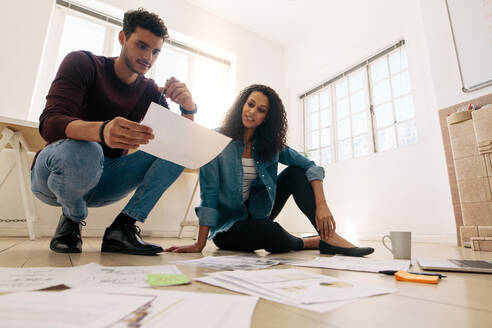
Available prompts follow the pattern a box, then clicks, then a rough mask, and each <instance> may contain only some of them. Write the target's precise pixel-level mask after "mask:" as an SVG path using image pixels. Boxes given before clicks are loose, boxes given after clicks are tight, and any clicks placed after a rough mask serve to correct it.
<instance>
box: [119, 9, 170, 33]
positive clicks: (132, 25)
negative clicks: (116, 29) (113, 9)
mask: <svg viewBox="0 0 492 328" xmlns="http://www.w3.org/2000/svg"><path fill="white" fill-rule="evenodd" d="M137 26H138V27H141V28H144V29H146V30H150V31H151V32H152V33H154V34H155V35H157V36H158V37H160V38H163V39H166V38H167V37H169V35H168V34H167V27H166V25H165V24H164V21H163V20H162V19H161V18H160V17H159V16H157V15H156V14H154V13H151V12H148V11H147V10H145V9H143V8H138V9H137V10H129V11H127V12H126V13H125V15H124V16H123V32H124V33H125V35H126V37H127V38H128V37H129V36H130V35H131V34H132V33H133V32H135V29H136V28H137Z"/></svg>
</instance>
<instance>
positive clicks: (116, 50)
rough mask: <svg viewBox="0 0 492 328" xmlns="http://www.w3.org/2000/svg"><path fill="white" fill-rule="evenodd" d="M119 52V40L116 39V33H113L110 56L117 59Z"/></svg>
mask: <svg viewBox="0 0 492 328" xmlns="http://www.w3.org/2000/svg"><path fill="white" fill-rule="evenodd" d="M120 52H121V44H120V40H119V39H118V32H115V33H114V39H113V49H111V56H113V57H119V55H120ZM154 65H155V64H154Z"/></svg>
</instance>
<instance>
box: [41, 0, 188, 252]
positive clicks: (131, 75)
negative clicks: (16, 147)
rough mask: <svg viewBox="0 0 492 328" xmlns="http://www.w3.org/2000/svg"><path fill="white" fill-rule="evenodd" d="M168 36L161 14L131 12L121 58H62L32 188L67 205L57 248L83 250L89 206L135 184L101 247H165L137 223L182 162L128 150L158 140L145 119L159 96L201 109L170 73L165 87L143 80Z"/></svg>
mask: <svg viewBox="0 0 492 328" xmlns="http://www.w3.org/2000/svg"><path fill="white" fill-rule="evenodd" d="M167 37H168V34H167V27H166V26H165V25H164V22H163V21H162V20H161V19H160V18H159V17H158V16H157V15H155V14H153V13H149V12H147V11H145V10H143V9H138V10H135V11H129V12H126V13H125V15H124V20H123V30H122V31H121V32H120V34H119V41H120V44H121V46H122V48H121V53H120V56H119V57H117V58H107V57H103V56H95V55H93V54H92V53H90V52H86V51H76V52H72V53H70V54H68V55H67V56H66V57H65V59H64V60H63V62H62V63H61V65H60V68H59V70H58V72H57V75H56V77H55V79H54V81H53V83H52V85H51V88H50V90H49V93H48V96H47V97H46V100H47V101H46V107H45V109H44V111H43V113H42V114H41V116H40V125H39V131H40V133H41V135H42V136H43V138H44V139H45V140H46V141H47V142H48V143H49V144H48V145H47V146H46V147H45V148H44V149H43V150H42V151H41V152H40V153H39V154H38V156H37V158H36V159H35V163H34V165H33V169H32V174H31V186H32V187H31V189H32V191H33V193H34V194H35V195H36V196H37V197H38V198H39V199H40V200H41V201H43V202H45V203H47V204H50V205H54V206H61V208H62V215H61V217H60V221H59V223H58V226H57V228H56V232H55V234H54V236H53V238H52V240H51V243H50V248H51V249H52V250H53V251H55V252H60V253H72V252H74V253H79V252H81V251H82V239H81V235H80V227H81V225H85V222H84V219H85V218H86V217H87V207H98V206H105V205H107V204H110V203H113V202H116V201H118V200H120V199H122V198H124V197H125V196H126V195H128V194H129V193H130V192H132V191H133V190H135V189H136V191H135V194H134V195H133V197H132V198H131V199H130V201H129V202H128V204H127V205H126V206H125V208H124V209H123V210H122V211H121V213H120V214H119V215H118V216H117V217H116V219H115V220H114V222H113V223H112V224H111V225H110V226H109V227H108V228H107V229H106V231H105V233H104V237H103V242H102V246H101V251H103V252H121V253H127V254H141V255H149V254H155V253H158V252H162V248H161V247H160V246H159V245H155V244H149V243H146V242H144V241H143V240H142V239H141V238H140V235H139V233H140V230H139V229H138V227H137V226H136V225H135V223H136V221H140V222H144V221H145V219H146V218H147V215H148V214H149V212H150V211H151V210H152V208H153V207H154V205H155V204H156V203H157V201H158V200H159V198H160V197H161V195H162V193H163V192H164V191H166V189H167V188H168V187H169V186H170V185H171V184H172V183H173V182H174V181H175V180H176V179H177V178H178V177H179V175H180V174H181V172H182V170H183V167H182V166H179V165H177V164H174V163H171V162H168V161H165V160H162V159H159V158H157V157H154V156H152V155H150V154H147V153H144V152H142V151H137V152H135V153H132V154H130V155H128V154H127V153H128V149H135V148H137V147H138V146H139V145H141V144H146V143H148V142H149V141H150V140H151V139H153V137H154V136H153V134H152V129H151V128H149V127H147V126H144V125H141V124H139V123H138V122H140V121H141V120H142V119H143V117H144V116H145V113H146V111H147V108H148V106H149V105H150V103H151V102H152V101H154V102H159V103H161V104H162V105H163V106H165V107H168V105H167V102H166V100H165V98H166V97H167V98H169V99H171V100H172V101H173V102H175V103H177V104H179V105H180V109H181V111H182V115H183V116H186V117H188V118H190V119H193V114H194V113H196V105H195V103H194V102H193V99H192V96H191V93H190V92H189V91H188V89H187V87H186V85H185V84H183V83H181V82H179V81H178V80H176V79H174V78H170V79H169V80H168V81H167V82H166V85H165V87H164V88H158V86H157V85H156V84H155V82H154V81H153V80H150V79H147V78H145V77H144V74H145V73H146V72H147V71H148V70H149V69H150V68H151V66H152V64H153V63H154V62H155V60H156V59H157V57H158V55H159V53H160V51H161V48H162V45H163V43H164V40H165V38H167ZM160 90H162V92H160Z"/></svg>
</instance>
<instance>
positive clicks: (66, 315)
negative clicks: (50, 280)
mask: <svg viewBox="0 0 492 328" xmlns="http://www.w3.org/2000/svg"><path fill="white" fill-rule="evenodd" d="M150 301H152V297H151V296H147V295H131V296H128V295H110V294H107V295H103V294H99V295H95V294H93V293H91V294H79V295H77V297H74V296H73V295H71V294H66V293H64V292H21V293H13V294H7V295H2V296H0V318H1V323H0V326H2V327H17V328H24V327H25V328H28V327H38V328H72V327H73V328H75V327H77V328H81V327H86V328H98V327H101V328H102V327H107V326H108V325H111V324H113V323H115V322H118V321H119V320H120V319H121V318H122V317H125V316H127V315H128V314H129V313H132V312H133V311H135V310H136V309H138V308H139V307H142V306H143V305H144V304H146V303H148V302H150Z"/></svg>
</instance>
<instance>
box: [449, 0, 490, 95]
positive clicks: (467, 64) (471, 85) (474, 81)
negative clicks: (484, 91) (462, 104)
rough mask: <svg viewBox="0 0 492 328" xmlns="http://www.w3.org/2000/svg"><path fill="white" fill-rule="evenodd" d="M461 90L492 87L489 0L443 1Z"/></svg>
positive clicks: (468, 90)
mask: <svg viewBox="0 0 492 328" xmlns="http://www.w3.org/2000/svg"><path fill="white" fill-rule="evenodd" d="M446 4H447V8H448V15H449V21H450V23H451V30H452V32H453V39H454V46H455V49H456V56H457V59H458V66H459V69H460V75H461V82H462V84H463V91H464V92H470V91H474V90H477V89H481V88H483V87H486V86H488V85H492V0H446Z"/></svg>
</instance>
